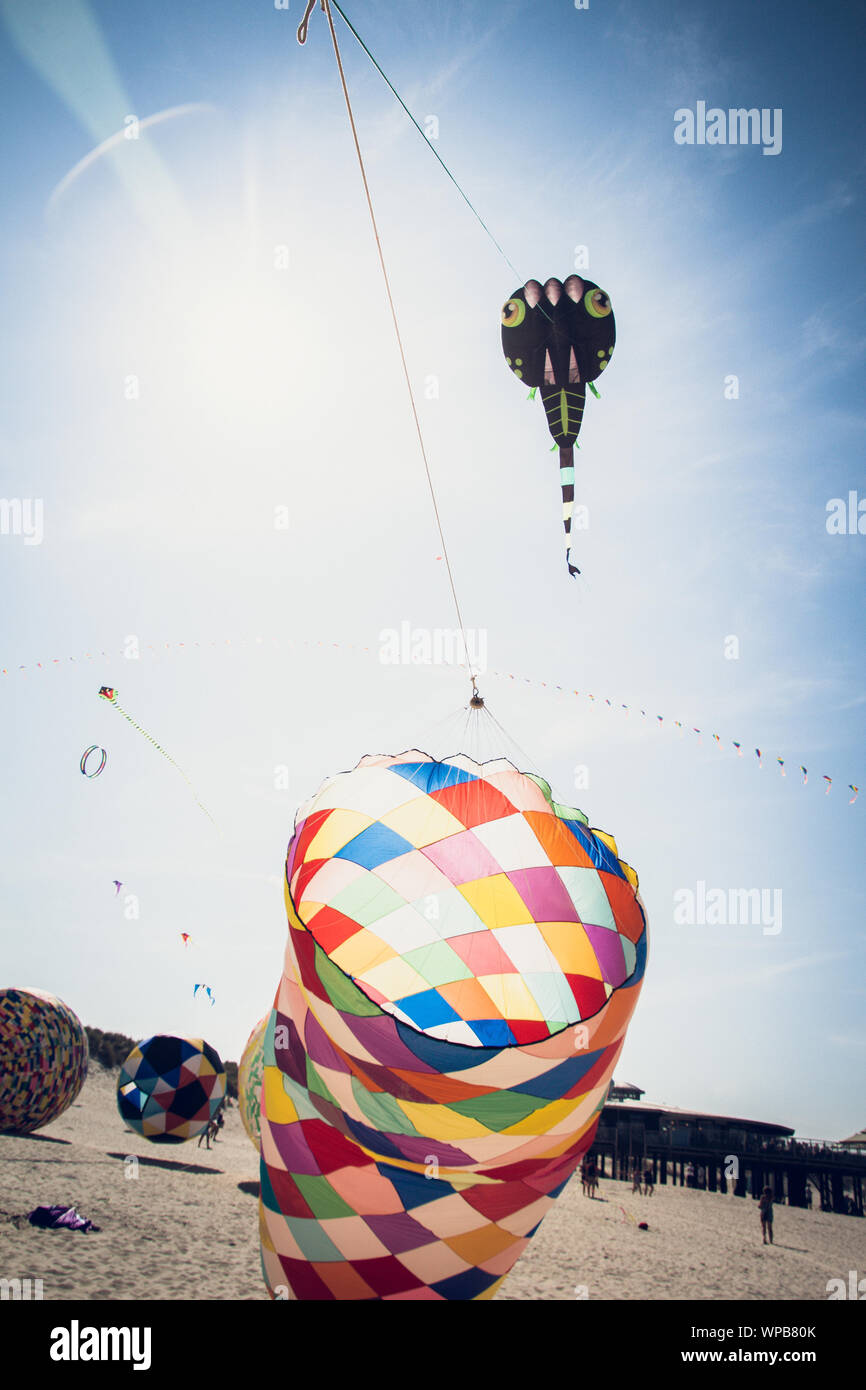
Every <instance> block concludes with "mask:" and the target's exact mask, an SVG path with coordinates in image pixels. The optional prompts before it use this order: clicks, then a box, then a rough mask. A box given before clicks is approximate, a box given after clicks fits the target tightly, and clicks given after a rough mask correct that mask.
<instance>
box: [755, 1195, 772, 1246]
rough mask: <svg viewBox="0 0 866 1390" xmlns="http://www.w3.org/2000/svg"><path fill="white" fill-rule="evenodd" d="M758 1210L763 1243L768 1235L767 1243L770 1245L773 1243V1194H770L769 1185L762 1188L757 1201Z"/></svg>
mask: <svg viewBox="0 0 866 1390" xmlns="http://www.w3.org/2000/svg"><path fill="white" fill-rule="evenodd" d="M758 1211H759V1212H760V1213H761V1235H762V1236H763V1243H764V1245H766V1244H767V1236H768V1235H769V1237H770V1240H769V1244H770V1245H772V1244H773V1194H772V1192H771V1191H770V1189H769V1187H765V1188H764V1190H763V1192H762V1193H761V1197H760V1201H759V1202H758Z"/></svg>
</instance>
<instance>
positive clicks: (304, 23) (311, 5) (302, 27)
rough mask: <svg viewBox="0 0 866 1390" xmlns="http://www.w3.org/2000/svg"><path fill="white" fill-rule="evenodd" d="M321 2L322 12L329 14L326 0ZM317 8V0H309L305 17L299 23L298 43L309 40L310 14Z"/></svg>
mask: <svg viewBox="0 0 866 1390" xmlns="http://www.w3.org/2000/svg"><path fill="white" fill-rule="evenodd" d="M321 3H322V12H323V13H324V14H327V13H328V11H327V10H326V9H325V0H321ZM315 8H316V0H307V8H306V10H305V11H304V17H303V19H302V20H301V22H300V24H299V25H298V43H306V42H307V27H308V25H309V23H310V15H311V14H312V13H313V10H314V9H315Z"/></svg>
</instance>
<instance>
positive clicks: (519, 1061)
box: [261, 751, 647, 1300]
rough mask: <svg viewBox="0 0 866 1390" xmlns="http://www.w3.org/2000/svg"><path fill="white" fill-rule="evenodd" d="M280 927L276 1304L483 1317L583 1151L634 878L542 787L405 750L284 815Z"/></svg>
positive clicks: (608, 1052)
mask: <svg viewBox="0 0 866 1390" xmlns="http://www.w3.org/2000/svg"><path fill="white" fill-rule="evenodd" d="M286 906H287V912H288V918H289V942H288V947H287V950H286V957H285V965H284V970H283V977H282V980H281V982H280V985H279V989H278V991H277V996H276V1000H275V1004H274V1009H273V1011H272V1014H271V1023H270V1025H269V1027H268V1030H267V1033H266V1036H265V1072H264V1085H263V1088H262V1117H261V1128H262V1145H261V1148H262V1157H261V1232H262V1263H263V1270H264V1274H265V1279H266V1281H267V1283H268V1286H269V1288H270V1290H271V1292H272V1294H274V1295H275V1296H277V1297H284V1296H285V1294H284V1292H283V1290H284V1289H285V1288H286V1287H287V1286H288V1288H290V1289H291V1290H292V1292H293V1293H294V1295H295V1296H296V1297H297V1298H300V1299H352V1300H357V1299H433V1300H437V1299H461V1300H462V1299H488V1298H492V1297H493V1295H494V1293H495V1291H496V1289H497V1288H498V1286H499V1284H500V1283H501V1282H502V1280H503V1278H504V1277H505V1276H506V1275H507V1273H508V1271H509V1270H510V1269H511V1267H512V1266H513V1264H514V1262H515V1261H516V1260H517V1258H518V1256H519V1255H520V1254H521V1252H522V1251H523V1249H524V1248H525V1246H526V1245H527V1243H528V1241H529V1239H530V1237H531V1235H532V1233H533V1232H534V1230H535V1228H536V1227H537V1226H538V1224H539V1222H540V1221H541V1219H542V1217H543V1216H544V1214H545V1212H546V1211H547V1210H548V1209H549V1207H550V1206H551V1204H552V1202H553V1200H554V1199H555V1198H556V1197H557V1196H558V1194H559V1192H560V1191H561V1190H562V1188H563V1187H564V1186H565V1184H566V1182H567V1181H568V1179H569V1177H570V1176H571V1174H572V1173H573V1172H574V1169H575V1167H576V1165H577V1164H578V1162H579V1161H580V1158H581V1156H582V1155H583V1154H584V1153H585V1152H586V1151H587V1150H588V1149H589V1148H590V1146H591V1144H592V1141H593V1138H594V1135H595V1131H596V1127H597V1124H598V1118H599V1114H600V1112H601V1108H602V1106H603V1104H604V1099H605V1096H606V1094H607V1088H608V1084H609V1082H610V1079H611V1076H612V1074H613V1069H614V1065H615V1063H616V1061H617V1058H618V1057H619V1054H620V1050H621V1048H622V1044H623V1040H624V1037H625V1032H626V1028H627V1025H628V1022H629V1019H630V1018H631V1015H632V1012H633V1010H634V1007H635V1004H636V1002H637V998H638V994H639V992H640V986H641V981H642V978H643V973H644V966H645V961H646V941H647V933H646V919H645V917H644V912H643V908H642V905H641V902H640V899H639V896H638V892H637V875H636V874H635V872H634V870H633V869H631V868H629V866H628V865H627V864H624V863H622V862H621V861H620V859H619V858H618V854H617V848H616V844H615V842H614V840H613V839H612V837H611V836H610V835H606V834H604V833H603V832H602V831H597V830H592V829H590V828H589V826H588V823H587V820H586V817H585V816H584V815H583V813H582V812H580V811H577V810H575V809H574V808H572V807H567V806H562V805H560V804H558V803H557V802H555V801H554V800H553V798H552V796H551V793H550V788H549V787H548V786H547V784H546V783H544V782H543V781H542V780H541V779H540V778H536V777H532V776H527V775H524V774H522V773H520V772H519V771H518V770H517V769H516V768H515V767H513V766H512V765H511V764H510V763H508V762H505V761H498V762H494V763H485V764H483V765H480V764H478V763H475V762H473V761H472V760H471V759H469V758H465V757H462V756H459V757H454V758H451V759H449V760H448V761H447V762H436V761H434V760H433V759H432V758H430V757H428V756H427V755H426V754H424V753H418V752H416V751H412V752H407V753H403V754H401V755H400V756H398V757H368V758H364V759H362V761H361V762H360V763H359V764H358V766H357V767H356V768H355V769H354V770H353V771H352V772H347V773H343V774H341V775H339V776H337V777H333V778H331V779H330V780H329V781H328V782H326V783H325V784H324V786H323V787H322V788H321V789H320V791H319V792H318V793H317V795H316V796H314V797H313V799H312V800H311V801H310V802H308V803H307V804H306V805H305V806H304V807H302V809H301V810H300V811H299V813H298V816H297V819H296V822H295V834H294V837H293V839H292V842H291V844H290V846H289V851H288V859H287V866H286Z"/></svg>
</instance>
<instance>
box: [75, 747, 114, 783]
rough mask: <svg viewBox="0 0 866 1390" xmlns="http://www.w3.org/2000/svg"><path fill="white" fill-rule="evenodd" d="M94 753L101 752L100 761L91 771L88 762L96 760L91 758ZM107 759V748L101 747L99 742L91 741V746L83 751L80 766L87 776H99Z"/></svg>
mask: <svg viewBox="0 0 866 1390" xmlns="http://www.w3.org/2000/svg"><path fill="white" fill-rule="evenodd" d="M93 753H99V754H100V758H99V762H98V763H97V765H96V767H93V766H91V768H90V771H88V763H92V762H94V761H95V759H92V758H91V755H92V754H93ZM107 761H108V754H107V753H106V751H105V749H104V748H100V747H99V744H97V743H91V745H90V747H89V748H85V750H84V752H83V753H82V755H81V761H80V763H79V764H78V766H79V767H80V769H81V771H82V772H83V773H84V776H85V777H88V778H91V777H98V776H99V774H100V772H101V771H102V769H103V768H104V767H105V764H106V763H107Z"/></svg>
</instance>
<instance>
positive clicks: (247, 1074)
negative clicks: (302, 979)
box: [238, 1014, 268, 1149]
mask: <svg viewBox="0 0 866 1390" xmlns="http://www.w3.org/2000/svg"><path fill="white" fill-rule="evenodd" d="M267 1026H268V1015H267V1014H265V1016H264V1018H260V1019H259V1021H258V1023H257V1024H256V1026H255V1028H254V1029H253V1031H252V1032H251V1033H250V1036H249V1037H248V1038H247V1045H246V1047H245V1048H244V1050H243V1055H242V1056H241V1060H240V1062H239V1063H238V1107H239V1109H240V1112H241V1120H242V1121H243V1126H244V1129H245V1130H246V1132H247V1136H248V1138H249V1140H250V1143H252V1144H255V1146H256V1148H257V1149H260V1148H261V1146H262V1118H261V1112H262V1073H263V1071H264V1067H265V1029H266V1028H267Z"/></svg>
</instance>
